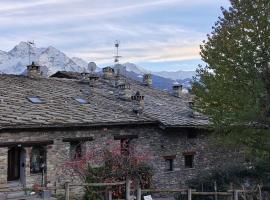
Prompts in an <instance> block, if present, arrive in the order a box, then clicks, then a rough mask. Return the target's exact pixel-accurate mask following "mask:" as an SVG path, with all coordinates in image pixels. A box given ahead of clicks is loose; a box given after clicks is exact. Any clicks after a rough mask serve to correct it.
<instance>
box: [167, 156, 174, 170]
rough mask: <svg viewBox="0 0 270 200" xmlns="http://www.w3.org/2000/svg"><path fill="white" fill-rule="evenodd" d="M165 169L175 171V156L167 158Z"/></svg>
mask: <svg viewBox="0 0 270 200" xmlns="http://www.w3.org/2000/svg"><path fill="white" fill-rule="evenodd" d="M165 170H166V171H173V170H174V159H173V158H165Z"/></svg>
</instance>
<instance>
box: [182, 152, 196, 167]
mask: <svg viewBox="0 0 270 200" xmlns="http://www.w3.org/2000/svg"><path fill="white" fill-rule="evenodd" d="M194 154H195V153H184V157H185V168H193V167H194Z"/></svg>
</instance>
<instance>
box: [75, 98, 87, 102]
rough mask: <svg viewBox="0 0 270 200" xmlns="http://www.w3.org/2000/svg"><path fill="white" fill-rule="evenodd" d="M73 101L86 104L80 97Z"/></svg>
mask: <svg viewBox="0 0 270 200" xmlns="http://www.w3.org/2000/svg"><path fill="white" fill-rule="evenodd" d="M75 100H76V101H77V102H79V103H80V104H88V101H87V100H85V99H83V98H81V97H76V98H75Z"/></svg>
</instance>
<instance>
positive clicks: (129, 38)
mask: <svg viewBox="0 0 270 200" xmlns="http://www.w3.org/2000/svg"><path fill="white" fill-rule="evenodd" d="M224 2H225V1H224V0H215V1H213V0H203V1H198V0H189V1H186V0H125V1H123V0H91V1H89V0H39V1H36V0H24V1H21V0H13V1H10V0H2V1H0V24H1V27H0V32H1V35H0V44H1V47H0V49H1V50H9V49H11V48H12V47H13V46H14V45H16V44H17V43H19V42H20V41H26V40H35V41H36V43H37V46H49V45H52V46H55V47H56V48H58V49H60V50H62V51H64V52H65V53H67V54H68V55H69V56H78V57H82V58H84V59H86V60H87V61H90V60H94V61H98V63H100V64H102V63H109V62H112V56H113V54H114V47H113V42H114V41H115V40H116V39H120V40H121V49H120V52H121V54H122V55H123V61H132V62H145V61H148V62H169V61H182V60H190V59H198V58H199V48H198V47H199V44H200V43H201V41H202V40H203V38H204V36H205V35H206V32H205V31H203V30H200V29H199V28H198V27H193V26H191V25H190V26H189V25H188V24H187V23H183V22H188V20H189V18H190V16H198V18H197V19H198V20H199V21H198V23H199V24H201V26H202V27H203V26H204V23H205V20H207V19H208V18H205V19H204V18H203V17H205V16H204V15H202V17H201V18H200V12H197V11H198V10H196V9H199V8H200V9H203V8H208V7H211V8H213V6H214V7H216V9H218V7H219V5H222V4H224ZM176 8H177V10H176ZM211 11H212V10H211V9H210V10H209V11H208V14H209V15H213V16H215V15H216V11H215V12H214V13H211ZM203 13H205V11H203Z"/></svg>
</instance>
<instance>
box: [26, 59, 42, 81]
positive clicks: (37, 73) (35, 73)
mask: <svg viewBox="0 0 270 200" xmlns="http://www.w3.org/2000/svg"><path fill="white" fill-rule="evenodd" d="M27 76H28V77H31V78H40V77H42V71H41V69H40V66H38V65H36V64H35V63H34V62H32V64H31V65H28V66H27Z"/></svg>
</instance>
